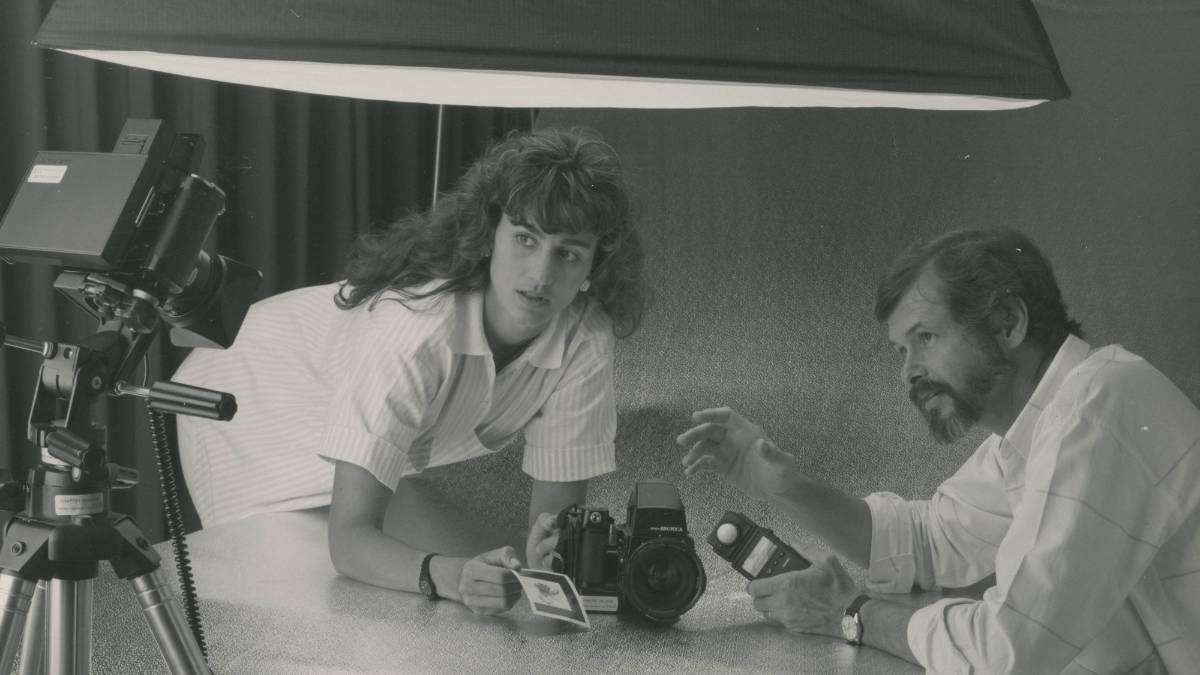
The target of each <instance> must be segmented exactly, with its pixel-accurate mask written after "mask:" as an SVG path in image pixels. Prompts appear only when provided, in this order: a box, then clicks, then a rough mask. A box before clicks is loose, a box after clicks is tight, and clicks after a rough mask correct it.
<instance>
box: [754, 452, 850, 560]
mask: <svg viewBox="0 0 1200 675" xmlns="http://www.w3.org/2000/svg"><path fill="white" fill-rule="evenodd" d="M783 485H784V486H786V487H785V489H784V490H783V491H781V492H780V493H779V494H776V495H773V496H772V497H771V501H772V502H773V503H774V504H775V505H776V506H778V507H780V508H781V509H783V510H784V511H785V512H787V513H788V514H789V515H790V516H792V517H793V518H795V519H796V520H797V521H799V524H800V525H801V526H802V527H804V529H806V530H808V531H809V532H812V533H813V534H815V535H817V536H818V537H820V538H821V539H822V540H823V541H824V542H825V543H826V544H828V545H829V547H830V548H832V549H833V550H834V551H835V552H837V554H838V555H840V556H842V557H843V558H846V559H848V560H850V561H852V562H854V563H855V564H856V565H859V566H860V567H864V568H865V567H868V566H869V565H870V563H871V509H870V507H868V506H867V503H866V502H865V501H863V500H861V499H859V498H857V497H851V496H850V495H848V494H846V493H844V492H842V491H840V490H837V489H835V488H832V487H829V486H828V485H824V484H822V483H818V482H816V481H813V480H811V479H809V478H807V477H806V476H804V475H803V474H802V473H801V472H800V471H799V470H798V469H787V470H786V473H785V475H784V480H783Z"/></svg>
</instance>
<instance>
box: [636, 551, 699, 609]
mask: <svg viewBox="0 0 1200 675" xmlns="http://www.w3.org/2000/svg"><path fill="white" fill-rule="evenodd" d="M705 582H706V578H705V576H704V567H703V566H701V564H700V559H699V558H697V557H696V553H695V552H694V551H693V550H691V549H690V548H688V547H687V546H685V545H684V544H683V543H681V542H679V541H677V540H670V539H655V540H651V541H648V542H646V543H645V544H642V545H641V546H639V547H638V548H636V549H635V550H634V551H633V552H631V553H630V554H629V558H628V559H627V560H626V561H625V566H624V569H623V570H622V578H621V591H622V595H623V596H624V598H625V600H626V602H627V603H628V604H629V605H630V606H632V608H633V609H635V610H636V611H637V612H639V613H640V614H642V615H643V616H645V617H647V618H649V619H652V620H654V621H662V622H672V621H675V620H677V619H678V618H679V617H680V615H682V614H683V613H684V612H686V611H688V610H689V609H691V608H692V605H694V604H696V601H697V600H699V599H700V596H701V595H702V594H703V593H704V586H705Z"/></svg>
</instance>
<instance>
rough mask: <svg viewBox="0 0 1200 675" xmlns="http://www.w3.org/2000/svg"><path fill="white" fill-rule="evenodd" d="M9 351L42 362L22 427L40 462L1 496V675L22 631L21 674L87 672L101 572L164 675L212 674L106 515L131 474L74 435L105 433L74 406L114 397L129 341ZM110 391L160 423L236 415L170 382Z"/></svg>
mask: <svg viewBox="0 0 1200 675" xmlns="http://www.w3.org/2000/svg"><path fill="white" fill-rule="evenodd" d="M0 334H2V333H0ZM146 339H147V338H145V337H144V336H139V337H138V338H135V339H134V342H135V343H138V342H141V341H144V340H146ZM4 344H5V346H10V347H17V348H20V349H25V350H28V351H38V352H40V353H41V354H42V355H43V356H44V357H45V360H44V362H43V365H42V369H41V372H40V373H39V383H38V387H37V390H36V391H35V395H34V403H33V409H32V412H31V413H30V424H29V429H30V438H31V439H32V440H35V441H38V442H39V445H41V447H42V462H41V464H39V465H38V466H36V467H34V468H33V469H32V470H31V471H30V473H29V480H28V481H27V482H26V483H20V482H9V483H5V484H3V485H0V510H2V513H3V515H4V516H8V514H10V513H12V512H16V513H15V514H14V515H11V517H9V518H8V519H7V522H5V523H3V524H2V527H0V532H2V533H3V537H2V539H0V673H8V672H11V670H12V666H13V661H14V659H15V658H16V652H17V644H18V636H21V635H22V629H23V628H24V631H23V642H22V645H23V646H22V649H21V670H22V673H36V672H42V670H43V669H42V666H43V665H44V666H46V670H48V672H51V673H70V674H83V673H88V672H90V667H91V620H92V582H93V580H94V579H95V578H96V576H97V574H98V571H99V566H100V562H101V561H107V562H109V563H110V564H111V565H112V568H113V571H114V572H115V573H116V575H117V577H118V578H120V579H124V580H126V581H128V582H129V583H130V585H131V586H132V588H133V591H134V594H135V595H136V596H137V598H138V601H139V603H140V604H141V607H142V610H143V612H144V614H145V617H146V620H147V621H148V622H149V624H150V629H151V631H152V633H153V634H154V638H155V640H156V641H157V642H158V646H159V649H160V651H161V652H162V655H163V658H164V659H165V661H166V662H167V665H168V666H169V667H170V669H171V672H173V673H175V674H176V675H181V674H188V675H191V674H201V673H209V672H210V671H209V669H208V665H207V664H206V662H205V657H204V653H203V649H202V647H201V645H200V642H199V641H198V639H197V636H196V635H195V634H193V633H192V632H191V630H190V629H189V627H188V625H187V621H186V618H185V614H184V609H183V605H182V604H181V603H180V600H179V598H178V596H177V595H176V594H175V591H174V587H173V586H172V584H171V583H170V582H169V580H168V579H167V576H166V574H165V573H164V572H163V571H162V570H161V569H160V564H161V558H160V556H159V555H158V553H157V552H156V551H155V550H154V549H153V547H151V545H150V543H149V541H147V539H146V537H145V535H143V534H142V532H141V530H139V529H138V526H137V524H135V523H134V521H133V520H132V519H130V518H129V517H128V516H125V515H123V514H120V513H114V512H111V511H110V510H109V508H108V507H109V504H110V503H111V493H112V490H113V489H119V488H123V487H131V486H133V485H134V484H136V483H137V474H136V472H135V471H132V470H130V469H126V468H124V467H121V466H118V465H116V464H112V463H109V462H108V461H107V456H106V454H105V451H104V449H103V448H102V447H101V445H100V444H97V443H93V442H91V441H89V440H87V439H86V438H84V437H83V436H82V435H81V433H80V431H81V430H82V429H83V428H85V427H87V428H89V429H90V430H92V431H101V432H102V431H103V429H101V428H94V429H92V428H91V426H90V421H89V419H88V414H87V410H88V407H89V406H87V405H77V403H79V401H78V400H77V394H80V393H81V392H82V395H81V396H80V397H79V398H88V397H91V396H96V395H98V394H101V393H109V392H110V386H109V382H110V381H111V378H112V373H113V372H120V370H117V371H114V370H113V364H115V363H124V362H125V361H126V358H125V357H127V356H128V353H127V352H126V348H127V340H126V338H125V337H124V336H123V335H122V334H121V332H120V331H111V330H102V331H101V332H99V333H96V334H95V335H92V336H90V337H89V338H87V339H86V340H85V341H84V342H83V343H81V344H80V346H79V347H75V346H71V345H59V344H55V343H51V342H45V343H38V342H33V341H29V340H24V339H22V338H15V337H12V336H7V335H5V336H4ZM111 391H113V392H116V393H118V394H133V395H137V396H144V397H146V398H147V399H148V403H149V406H150V408H151V409H152V410H154V411H159V412H172V413H184V414H190V415H197V416H203V417H209V418H211V419H230V418H231V417H232V416H233V413H234V411H235V410H236V403H234V402H233V399H232V397H231V396H229V395H228V394H222V393H220V392H212V391H208V390H205V389H200V388H197V387H189V386H187V385H182V384H178V383H173V382H165V383H157V384H155V385H154V386H153V387H152V388H150V389H143V388H140V387H131V386H127V385H125V384H123V383H118V384H117V385H116V386H114V387H111ZM64 408H65V412H64Z"/></svg>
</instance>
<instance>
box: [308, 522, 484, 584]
mask: <svg viewBox="0 0 1200 675" xmlns="http://www.w3.org/2000/svg"><path fill="white" fill-rule="evenodd" d="M329 551H330V556H331V558H332V559H333V566H334V568H335V569H337V571H338V572H339V573H340V574H343V575H345V576H348V577H350V578H352V579H356V580H358V581H362V582H364V583H368V584H371V585H374V586H380V587H383V588H391V589H395V590H399V591H409V592H414V593H415V592H420V588H419V585H418V581H419V577H420V571H421V561H422V560H423V559H424V558H425V555H426V554H427V553H428V552H426V551H420V550H417V549H414V548H412V547H411V546H409V545H407V544H405V543H404V542H401V541H398V540H396V539H393V538H392V537H389V536H387V535H386V534H384V533H383V531H382V530H380V529H379V528H377V527H375V526H373V525H370V524H368V523H362V524H356V525H352V526H348V527H345V528H342V529H341V530H340V531H338V532H336V533H335V532H331V533H330V541H329ZM465 563H466V558H453V557H449V556H442V555H438V556H435V557H434V558H433V560H431V561H430V575H431V577H432V579H433V583H434V586H436V588H437V593H438V595H439V596H441V597H443V598H450V599H452V600H459V599H460V596H459V593H458V580H459V578H460V577H461V574H462V567H463V565H464V564H465Z"/></svg>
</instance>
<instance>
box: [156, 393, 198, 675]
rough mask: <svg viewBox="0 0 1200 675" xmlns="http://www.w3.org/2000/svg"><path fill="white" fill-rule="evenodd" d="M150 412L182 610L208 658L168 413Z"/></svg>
mask: <svg viewBox="0 0 1200 675" xmlns="http://www.w3.org/2000/svg"><path fill="white" fill-rule="evenodd" d="M146 411H147V412H148V413H149V414H150V435H151V437H152V439H153V441H154V455H155V458H156V459H157V460H158V480H159V482H160V483H161V485H162V497H163V512H164V515H165V518H166V522H167V535H168V536H169V537H170V538H171V547H172V548H173V549H174V552H175V570H176V571H177V572H178V574H179V586H180V589H181V591H182V592H183V611H184V613H185V614H186V615H187V621H188V626H189V627H191V629H192V635H194V636H195V637H196V643H197V644H198V645H199V646H200V653H202V654H203V655H204V658H205V660H207V659H208V646H207V645H206V644H205V643H204V628H203V626H201V625H200V603H199V602H198V601H197V599H196V582H195V580H194V579H193V578H192V562H191V560H189V559H188V553H187V541H186V540H185V539H184V531H183V505H182V503H181V502H180V499H179V486H178V484H177V483H176V480H175V477H176V472H175V461H174V459H173V458H172V457H171V445H170V442H169V440H168V439H167V421H166V416H165V415H163V414H162V413H161V412H159V411H157V410H154V409H153V408H151V407H150V405H149V402H147V404H146Z"/></svg>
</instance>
